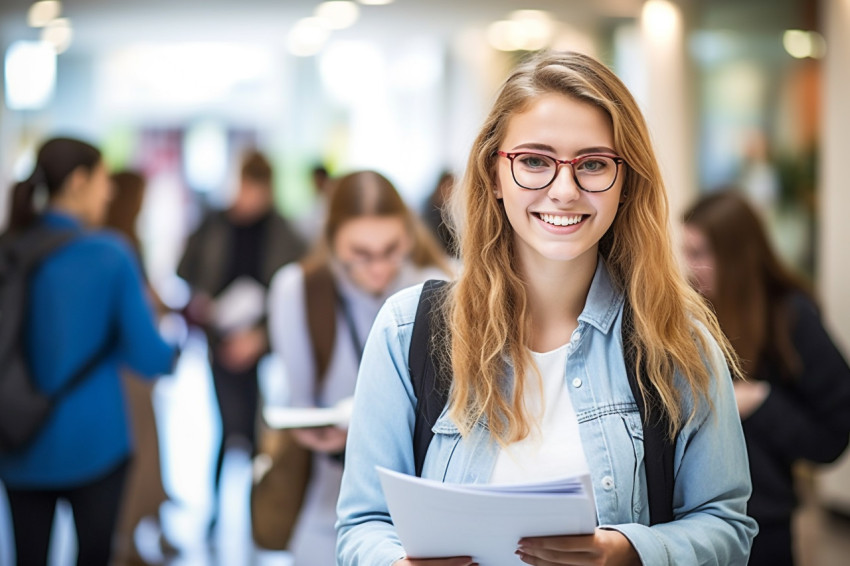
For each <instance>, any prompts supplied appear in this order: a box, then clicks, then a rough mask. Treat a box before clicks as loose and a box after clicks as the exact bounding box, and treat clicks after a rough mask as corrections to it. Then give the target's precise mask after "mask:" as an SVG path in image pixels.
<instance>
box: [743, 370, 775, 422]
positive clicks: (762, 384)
mask: <svg viewBox="0 0 850 566" xmlns="http://www.w3.org/2000/svg"><path fill="white" fill-rule="evenodd" d="M769 394H770V384H769V383H768V382H766V381H741V380H736V381H735V403H737V405H738V414H739V415H740V416H741V420H744V419H746V418H747V417H749V416H750V415H752V414H753V413H755V412H756V409H758V408H759V407H761V406H762V404H763V403H764V400H765V399H767V396H768V395H769Z"/></svg>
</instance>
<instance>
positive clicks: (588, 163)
mask: <svg viewBox="0 0 850 566" xmlns="http://www.w3.org/2000/svg"><path fill="white" fill-rule="evenodd" d="M606 167H608V161H607V160H606V159H603V158H598V157H594V158H591V159H586V160H584V161H582V162H581V163H580V164H579V166H578V170H579V171H582V172H584V173H601V172H602V171H604V170H605V168H606Z"/></svg>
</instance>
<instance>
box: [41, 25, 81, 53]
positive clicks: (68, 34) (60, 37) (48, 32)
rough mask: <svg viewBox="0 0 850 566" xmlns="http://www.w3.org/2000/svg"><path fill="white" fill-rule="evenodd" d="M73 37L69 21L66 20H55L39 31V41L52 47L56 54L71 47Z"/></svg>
mask: <svg viewBox="0 0 850 566" xmlns="http://www.w3.org/2000/svg"><path fill="white" fill-rule="evenodd" d="M73 35H74V32H73V30H72V29H71V20H69V19H68V18H57V19H55V20H53V21H51V22H50V23H49V24H47V25H46V26H44V28H43V29H42V30H41V40H42V41H46V42H47V43H49V44H51V45H53V48H54V49H56V53H63V52H64V51H65V50H67V49H68V47H70V46H71V39H72V38H73Z"/></svg>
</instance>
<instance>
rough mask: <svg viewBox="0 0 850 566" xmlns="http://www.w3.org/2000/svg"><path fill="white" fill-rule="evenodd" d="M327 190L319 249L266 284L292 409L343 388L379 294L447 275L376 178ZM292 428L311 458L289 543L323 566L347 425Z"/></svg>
mask: <svg viewBox="0 0 850 566" xmlns="http://www.w3.org/2000/svg"><path fill="white" fill-rule="evenodd" d="M330 190H331V192H330V195H329V201H328V209H327V216H326V218H325V223H324V231H323V233H322V240H321V247H320V248H319V249H318V250H317V251H316V252H315V253H314V254H313V255H312V256H310V257H308V258H306V259H305V260H304V261H303V262H300V263H293V264H290V265H288V266H286V267H284V268H283V269H282V270H280V272H279V273H278V274H277V275H276V276H275V278H274V280H273V281H272V285H271V290H270V292H269V323H270V336H271V343H272V349H273V350H274V351H275V352H277V353H278V354H279V355H280V357H281V359H282V361H283V364H284V366H285V369H286V378H287V380H288V384H289V388H288V389H289V391H290V400H289V405H290V406H293V407H302V408H303V407H333V406H336V405H338V404H339V403H340V402H341V401H342V402H344V400H345V399H346V398H348V397H350V396H351V395H353V393H354V383H355V379H356V377H357V368H358V366H359V363H360V356H361V354H362V351H363V348H364V346H365V340H366V336H367V335H368V334H369V329H370V328H371V326H372V321H373V320H374V319H375V316H376V315H377V313H378V310H379V309H380V308H381V306H382V305H383V304H384V301H385V300H386V298H387V297H388V296H389V295H391V294H392V293H394V292H396V291H398V290H399V289H401V288H404V287H406V286H409V285H412V284H415V283H418V282H422V281H425V280H426V279H432V278H441V279H442V278H446V277H448V270H449V268H448V265H447V260H446V258H445V256H444V255H443V254H442V253H441V251H440V249H439V246H438V244H437V243H436V242H435V241H434V239H433V238H432V237H431V235H430V234H429V233H428V231H427V229H426V228H425V227H424V225H423V224H422V223H421V222H420V221H419V220H418V218H417V217H416V216H415V214H414V213H413V212H412V211H411V210H410V209H409V208H408V207H407V205H406V204H405V203H404V201H403V200H402V198H401V196H400V195H399V193H398V191H396V189H395V187H394V186H393V185H392V183H390V181H389V180H388V179H387V178H386V177H384V176H383V175H381V174H379V173H376V172H374V171H358V172H354V173H350V174H348V175H344V176H343V177H341V178H339V179H336V180H334V181H333V183H332V186H331V187H330ZM292 433H293V437H294V440H295V442H297V443H298V445H300V447H301V448H303V449H304V450H306V451H308V452H309V453H311V454H312V458H311V460H312V461H311V471H310V476H309V482H308V483H307V485H306V492H305V494H304V500H303V506H302V507H301V508H300V510H298V511H299V512H298V516H297V522H296V524H295V527H294V531H293V534H292V539H291V543H290V544H289V547H290V549H291V550H292V552H293V555H294V561H295V564H296V565H297V566H308V565H315V566H325V565H327V564H333V563H334V561H335V558H334V556H335V553H334V546H335V541H336V531H335V530H334V523H335V521H336V500H337V495H338V493H339V482H340V478H341V476H342V467H343V461H342V457H343V453H344V450H345V445H346V436H347V431H346V429H345V427H342V426H324V427H305V428H296V429H292ZM284 464H285V462H284ZM270 473H273V472H270ZM281 512H283V510H281Z"/></svg>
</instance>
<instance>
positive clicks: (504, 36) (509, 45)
mask: <svg viewBox="0 0 850 566" xmlns="http://www.w3.org/2000/svg"><path fill="white" fill-rule="evenodd" d="M523 39H524V38H523V33H522V24H520V23H519V22H515V21H513V20H500V21H498V22H493V23H492V24H490V25H489V26H488V27H487V41H488V42H489V43H490V45H491V46H492V47H493V48H494V49H498V50H499V51H518V50H520V49H522V48H523V45H524V41H523Z"/></svg>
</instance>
